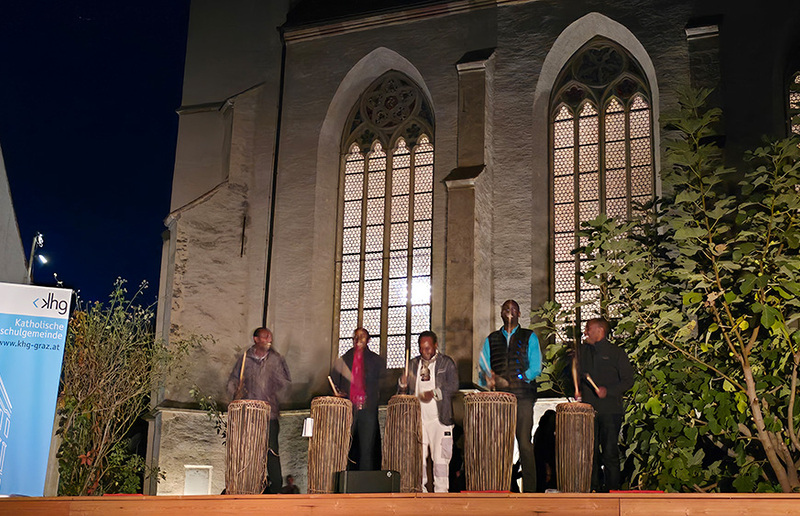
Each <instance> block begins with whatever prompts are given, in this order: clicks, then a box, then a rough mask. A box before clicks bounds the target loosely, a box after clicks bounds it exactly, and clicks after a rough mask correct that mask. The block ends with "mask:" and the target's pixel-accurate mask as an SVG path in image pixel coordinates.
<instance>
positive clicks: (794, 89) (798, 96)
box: [789, 71, 800, 135]
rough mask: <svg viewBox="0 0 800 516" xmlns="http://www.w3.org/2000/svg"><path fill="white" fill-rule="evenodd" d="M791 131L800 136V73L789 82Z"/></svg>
mask: <svg viewBox="0 0 800 516" xmlns="http://www.w3.org/2000/svg"><path fill="white" fill-rule="evenodd" d="M789 130H790V131H791V132H792V134H797V135H800V71H798V72H795V74H794V75H793V76H792V78H791V80H790V81H789Z"/></svg>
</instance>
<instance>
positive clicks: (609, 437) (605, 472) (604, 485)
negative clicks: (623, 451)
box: [592, 412, 622, 493]
mask: <svg viewBox="0 0 800 516" xmlns="http://www.w3.org/2000/svg"><path fill="white" fill-rule="evenodd" d="M620 428H622V414H603V413H599V412H598V413H597V414H595V417H594V464H593V466H592V490H593V491H597V492H598V493H600V492H608V491H610V490H615V489H619V487H620V476H621V475H620V464H619V458H620V457H619V430H620ZM601 466H602V471H601Z"/></svg>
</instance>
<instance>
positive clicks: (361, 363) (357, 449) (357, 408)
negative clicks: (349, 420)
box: [331, 328, 386, 471]
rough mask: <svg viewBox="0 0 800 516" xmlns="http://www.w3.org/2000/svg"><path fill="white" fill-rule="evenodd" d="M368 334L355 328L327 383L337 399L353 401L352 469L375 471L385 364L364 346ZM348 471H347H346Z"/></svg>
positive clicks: (379, 435)
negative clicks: (333, 390)
mask: <svg viewBox="0 0 800 516" xmlns="http://www.w3.org/2000/svg"><path fill="white" fill-rule="evenodd" d="M368 343H369V332H368V331H367V330H365V329H364V328H357V329H356V331H354V332H353V347H352V348H350V349H349V350H348V351H347V352H346V353H345V354H344V355H342V356H341V357H339V359H338V360H336V362H335V363H334V366H333V371H331V381H332V382H333V384H334V385H335V386H336V391H337V396H341V397H346V398H349V399H350V401H352V402H353V428H352V435H353V440H352V443H351V445H350V460H351V463H352V464H354V466H353V468H352V469H355V470H360V471H372V470H378V469H380V467H381V430H380V427H379V425H378V402H379V398H380V381H381V378H383V376H384V374H385V373H386V363H385V362H384V361H383V359H382V358H381V357H380V355H378V354H377V353H373V352H372V351H370V349H369V348H368V347H367V344H368ZM348 469H350V468H348Z"/></svg>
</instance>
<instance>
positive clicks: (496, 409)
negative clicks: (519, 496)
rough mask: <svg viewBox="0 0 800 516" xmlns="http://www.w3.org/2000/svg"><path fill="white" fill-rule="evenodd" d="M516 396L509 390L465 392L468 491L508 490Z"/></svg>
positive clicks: (465, 456) (465, 462)
mask: <svg viewBox="0 0 800 516" xmlns="http://www.w3.org/2000/svg"><path fill="white" fill-rule="evenodd" d="M516 427H517V397H516V396H514V395H513V394H510V393H508V392H475V393H470V394H465V395H464V464H465V466H466V475H467V479H466V480H467V491H508V490H509V489H510V488H511V466H512V463H513V459H514V433H515V429H516Z"/></svg>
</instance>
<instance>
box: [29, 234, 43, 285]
mask: <svg viewBox="0 0 800 516" xmlns="http://www.w3.org/2000/svg"><path fill="white" fill-rule="evenodd" d="M39 247H44V236H42V234H41V233H39V232H38V231H37V232H36V235H34V237H33V242H32V243H31V254H30V258H28V273H27V275H26V276H25V283H27V284H28V285H30V284H32V283H33V258H34V256H37V257H38V258H39V262H40V263H41V264H42V265H44V264H45V263H47V258H45V256H44V255H41V254H39V255H37V254H36V249H37V248H39Z"/></svg>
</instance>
